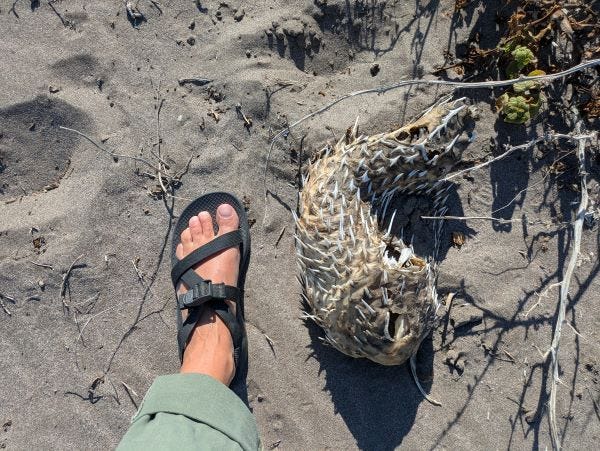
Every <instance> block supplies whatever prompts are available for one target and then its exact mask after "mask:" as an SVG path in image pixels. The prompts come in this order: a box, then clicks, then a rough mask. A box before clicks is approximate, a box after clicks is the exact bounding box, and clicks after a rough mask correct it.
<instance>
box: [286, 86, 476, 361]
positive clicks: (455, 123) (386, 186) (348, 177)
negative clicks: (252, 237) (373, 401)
mask: <svg viewBox="0 0 600 451" xmlns="http://www.w3.org/2000/svg"><path fill="white" fill-rule="evenodd" d="M470 112H471V110H470V107H468V105H467V104H466V103H465V100H464V99H458V100H451V99H450V98H449V97H447V98H445V99H442V100H441V101H440V102H438V103H437V104H435V105H434V106H432V107H431V108H429V109H428V110H427V111H425V112H424V113H423V114H422V115H421V116H420V117H419V118H418V119H417V120H415V121H414V122H412V123H410V124H408V125H405V126H404V127H401V128H399V129H397V130H394V131H392V132H387V133H381V134H377V135H372V136H367V135H359V134H358V126H357V125H355V126H354V127H353V128H351V129H349V130H348V132H347V133H346V136H345V137H344V138H342V139H341V140H340V141H339V142H338V143H337V144H336V145H335V146H329V147H326V148H325V149H324V150H323V151H322V152H321V155H320V157H318V158H317V159H315V160H314V161H313V162H312V163H310V164H309V165H308V167H307V169H306V172H305V175H304V177H303V187H302V190H301V192H300V195H299V207H298V215H297V217H296V250H297V257H298V258H297V260H298V265H299V269H300V280H301V283H302V284H303V289H304V296H305V300H306V302H307V303H308V305H309V306H310V310H311V311H310V312H309V313H308V315H307V316H309V317H310V318H312V319H313V320H314V321H315V322H316V323H317V324H319V325H320V326H321V327H322V328H323V330H324V331H325V338H324V340H325V341H326V342H327V343H329V344H331V345H332V346H333V347H335V348H336V349H338V350H339V351H341V352H343V353H344V354H347V355H349V356H352V357H357V358H359V357H364V358H368V359H370V360H372V361H374V362H377V363H380V364H382V365H399V364H402V363H404V362H405V361H406V360H407V359H409V358H410V357H411V356H413V355H414V354H415V353H416V351H417V350H418V348H419V345H420V343H421V341H422V340H423V339H424V338H425V337H426V336H427V334H428V333H429V332H430V330H431V328H432V326H433V323H434V319H435V316H436V311H437V310H438V307H439V305H440V303H439V300H438V296H437V291H436V286H435V285H436V276H437V265H436V262H435V255H434V256H433V258H428V259H426V258H424V257H421V256H419V255H417V254H416V253H415V252H414V249H413V246H412V245H411V244H410V243H406V242H405V241H404V239H403V237H401V236H400V237H398V236H396V235H394V234H393V233H392V228H393V224H394V221H397V220H398V219H400V218H399V216H400V215H402V211H401V209H395V210H392V208H393V207H391V205H392V202H391V200H392V198H393V197H394V196H401V195H412V194H420V195H426V196H428V197H430V198H431V199H432V201H433V210H434V211H433V213H437V214H440V213H443V212H444V209H445V205H444V204H445V201H444V195H445V192H444V191H445V188H447V186H446V185H445V184H444V183H443V182H441V181H440V179H441V178H443V176H444V175H445V174H446V173H448V172H449V170H450V169H451V168H452V166H453V164H454V162H455V161H456V159H457V155H458V153H459V151H457V148H460V146H457V144H458V143H461V145H462V144H464V143H465V142H467V141H468V140H467V139H464V128H465V127H464V125H465V120H464V119H465V117H466V116H469V115H470ZM461 138H463V139H461ZM386 222H387V224H388V225H387V226H384V224H385V223H386ZM438 224H441V222H439V223H438ZM436 227H440V226H439V225H438V226H436ZM435 240H437V241H438V242H436V243H435V246H434V247H435V248H437V246H438V244H439V228H438V229H436V233H435Z"/></svg>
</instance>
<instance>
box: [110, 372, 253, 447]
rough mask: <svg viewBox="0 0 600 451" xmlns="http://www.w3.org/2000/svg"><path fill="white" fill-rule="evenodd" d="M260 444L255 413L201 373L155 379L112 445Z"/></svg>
mask: <svg viewBox="0 0 600 451" xmlns="http://www.w3.org/2000/svg"><path fill="white" fill-rule="evenodd" d="M259 447H260V440H259V438H258V429H257V427H256V421H255V419H254V416H253V415H252V413H251V412H250V411H249V410H248V408H247V407H246V406H245V405H244V403H243V402H242V401H241V400H240V399H239V398H238V397H237V396H236V395H235V394H234V393H233V392H232V391H231V390H230V389H229V388H227V387H226V386H225V385H223V384H222V383H221V382H219V381H217V380H215V379H213V378H212V377H210V376H205V375H202V374H172V375H168V376H160V377H158V378H156V380H155V381H154V383H153V384H152V386H151V387H150V389H149V390H148V393H147V394H146V396H145V397H144V400H143V401H142V404H141V405H140V408H139V410H138V412H137V413H136V415H135V416H134V417H133V420H132V422H131V425H130V427H129V430H128V431H127V433H126V434H125V436H124V437H123V439H122V440H121V443H120V444H119V446H118V448H117V449H118V450H119V451H128V450H144V451H148V450H153V449H160V450H191V449H194V450H212V449H214V450H244V451H251V450H252V451H254V450H257V449H259Z"/></svg>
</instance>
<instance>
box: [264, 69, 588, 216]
mask: <svg viewBox="0 0 600 451" xmlns="http://www.w3.org/2000/svg"><path fill="white" fill-rule="evenodd" d="M598 65H600V59H593V60H590V61H586V62H584V63H581V64H578V65H576V66H573V67H571V68H569V69H566V70H564V71H561V72H557V73H555V74H547V75H538V76H535V77H519V78H513V79H510V80H495V81H481V82H461V81H448V80H423V79H422V80H405V81H401V82H398V83H396V84H393V85H389V86H380V87H378V88H371V89H364V90H361V91H355V92H351V93H349V94H346V95H343V96H342V97H340V98H338V99H336V100H334V101H332V102H330V103H328V104H326V105H325V106H323V107H321V108H319V109H318V110H317V111H315V112H312V113H309V114H307V115H305V116H303V117H301V118H300V119H298V120H297V121H295V122H292V123H291V124H289V125H288V126H287V127H286V128H284V129H283V130H281V131H280V132H278V133H277V134H276V135H275V136H274V137H273V139H272V140H271V145H270V146H269V152H268V154H267V160H266V163H265V170H264V174H263V186H264V190H265V204H266V201H267V196H268V190H267V170H268V168H269V162H270V160H271V154H272V153H273V148H274V147H275V143H276V142H277V141H278V140H279V139H280V138H283V137H287V136H288V134H289V133H290V131H291V130H292V129H293V128H294V127H296V126H298V125H300V124H301V123H303V122H304V121H306V120H308V119H310V118H312V117H314V116H316V115H318V114H321V113H323V112H325V111H327V110H329V109H331V108H332V107H333V106H335V105H337V104H338V103H340V102H343V101H344V100H347V99H349V98H352V97H357V96H361V95H365V94H385V93H387V92H389V91H393V90H396V89H399V88H402V87H405V86H412V85H435V86H452V87H454V88H465V89H484V88H486V89H490V88H499V87H503V86H512V85H514V84H515V83H520V82H523V81H537V82H550V81H554V80H558V79H561V78H565V77H567V76H568V75H571V74H573V73H576V72H580V71H582V70H585V69H588V68H590V67H595V66H598ZM265 214H266V208H265Z"/></svg>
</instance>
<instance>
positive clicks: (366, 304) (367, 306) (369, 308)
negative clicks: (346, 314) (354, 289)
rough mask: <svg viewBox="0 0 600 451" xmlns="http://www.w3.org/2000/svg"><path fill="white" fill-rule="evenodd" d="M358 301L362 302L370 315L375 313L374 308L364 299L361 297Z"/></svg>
mask: <svg viewBox="0 0 600 451" xmlns="http://www.w3.org/2000/svg"><path fill="white" fill-rule="evenodd" d="M360 301H361V302H362V303H363V305H364V306H365V308H366V309H367V310H368V311H369V313H370V314H371V315H375V313H377V312H376V311H375V309H374V308H373V307H371V306H370V305H369V304H368V303H367V302H366V301H365V300H364V299H361V300H360Z"/></svg>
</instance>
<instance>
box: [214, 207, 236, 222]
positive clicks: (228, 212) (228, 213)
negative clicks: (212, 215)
mask: <svg viewBox="0 0 600 451" xmlns="http://www.w3.org/2000/svg"><path fill="white" fill-rule="evenodd" d="M217 211H218V212H219V215H220V216H221V217H222V218H225V219H227V218H231V217H232V216H233V207H232V206H231V205H229V204H222V205H219V208H218V209H217Z"/></svg>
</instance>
